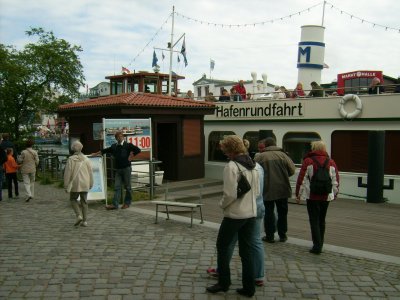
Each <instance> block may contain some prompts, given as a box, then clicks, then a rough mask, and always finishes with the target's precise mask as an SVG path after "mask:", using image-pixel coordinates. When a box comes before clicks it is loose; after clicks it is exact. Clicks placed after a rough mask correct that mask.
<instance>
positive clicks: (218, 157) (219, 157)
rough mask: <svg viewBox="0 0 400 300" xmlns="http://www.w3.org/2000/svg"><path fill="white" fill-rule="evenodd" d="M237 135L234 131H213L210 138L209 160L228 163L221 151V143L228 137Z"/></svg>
mask: <svg viewBox="0 0 400 300" xmlns="http://www.w3.org/2000/svg"><path fill="white" fill-rule="evenodd" d="M232 134H235V133H234V132H233V131H212V132H210V135H209V136H208V160H209V161H223V162H226V161H227V158H226V156H225V154H224V153H223V152H222V151H221V149H220V146H219V142H220V141H221V140H223V139H224V136H226V135H232Z"/></svg>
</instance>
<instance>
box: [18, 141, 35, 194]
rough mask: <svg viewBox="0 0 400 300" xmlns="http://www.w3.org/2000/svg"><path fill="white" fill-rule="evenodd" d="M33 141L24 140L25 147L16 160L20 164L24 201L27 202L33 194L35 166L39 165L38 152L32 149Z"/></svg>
mask: <svg viewBox="0 0 400 300" xmlns="http://www.w3.org/2000/svg"><path fill="white" fill-rule="evenodd" d="M32 146H33V141H32V140H27V141H26V149H25V150H24V151H22V152H21V156H20V157H19V159H18V162H19V163H20V164H21V168H20V171H21V174H22V180H23V181H24V187H25V191H26V198H25V202H29V201H30V200H32V199H33V197H34V196H35V175H36V167H37V166H38V165H39V156H38V153H37V152H36V151H35V150H33V149H32Z"/></svg>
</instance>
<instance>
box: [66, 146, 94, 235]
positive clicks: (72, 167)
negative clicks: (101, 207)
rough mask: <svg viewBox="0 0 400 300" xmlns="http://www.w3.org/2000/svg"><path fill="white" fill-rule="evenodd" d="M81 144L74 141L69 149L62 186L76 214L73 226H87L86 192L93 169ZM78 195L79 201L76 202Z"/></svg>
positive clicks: (91, 183) (91, 181)
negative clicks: (69, 154)
mask: <svg viewBox="0 0 400 300" xmlns="http://www.w3.org/2000/svg"><path fill="white" fill-rule="evenodd" d="M82 148H83V145H82V144H81V143H80V142H79V141H75V142H74V143H73V144H72V146H71V150H72V151H73V152H74V154H73V155H71V156H70V157H69V158H68V160H67V164H66V166H65V171H64V188H65V189H66V191H67V192H68V193H70V194H69V199H70V201H71V205H72V208H73V210H74V212H75V215H76V221H75V224H74V225H75V226H78V225H79V224H81V225H82V226H85V227H86V226H87V213H88V204H87V194H88V192H89V190H90V189H91V188H92V186H93V171H92V166H91V163H90V161H89V159H88V158H87V157H86V156H85V155H84V154H83V153H82ZM78 197H80V201H79V202H78Z"/></svg>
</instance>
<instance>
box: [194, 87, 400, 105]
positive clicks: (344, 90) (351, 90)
mask: <svg viewBox="0 0 400 300" xmlns="http://www.w3.org/2000/svg"><path fill="white" fill-rule="evenodd" d="M381 86H382V87H383V88H384V92H380V91H379V90H378V94H392V93H396V92H398V91H399V90H400V84H387V85H381ZM369 87H370V86H352V87H339V88H338V87H334V88H324V87H323V88H321V89H314V91H322V94H323V97H331V96H341V95H339V94H356V95H366V94H368V89H369ZM338 91H339V93H338ZM310 92H311V90H308V89H306V90H304V93H305V96H302V97H296V96H295V94H294V90H293V89H289V90H286V93H285V92H283V91H276V92H257V93H248V94H250V97H251V99H246V101H247V100H269V99H273V98H274V97H273V95H274V94H277V93H285V94H286V95H285V96H286V97H285V98H311V97H312V96H309V94H310ZM220 96H222V95H206V96H197V97H194V100H197V101H210V102H218V99H219V97H220ZM230 97H231V100H230V101H241V100H236V99H237V98H235V100H233V98H234V96H232V95H231V96H230ZM211 99H212V100H211ZM281 99H282V98H281Z"/></svg>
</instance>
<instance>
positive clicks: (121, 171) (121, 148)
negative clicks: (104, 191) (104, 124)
mask: <svg viewBox="0 0 400 300" xmlns="http://www.w3.org/2000/svg"><path fill="white" fill-rule="evenodd" d="M115 139H116V140H117V142H116V143H114V144H112V145H111V146H110V147H108V148H105V149H103V150H100V151H98V152H96V153H92V155H94V156H96V155H100V154H105V153H110V154H111V155H112V156H114V158H115V169H116V170H115V181H114V198H113V203H112V205H107V206H106V209H108V210H113V209H118V205H119V200H120V198H121V197H122V184H124V187H125V199H124V205H123V206H122V209H125V208H128V207H129V206H130V205H131V202H132V194H131V193H132V191H131V190H132V188H131V173H132V166H131V161H132V160H133V156H136V155H138V154H139V153H140V152H141V150H140V149H139V148H138V147H136V146H135V145H133V144H132V143H128V142H126V141H125V138H124V134H123V133H122V131H117V132H116V133H115Z"/></svg>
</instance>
